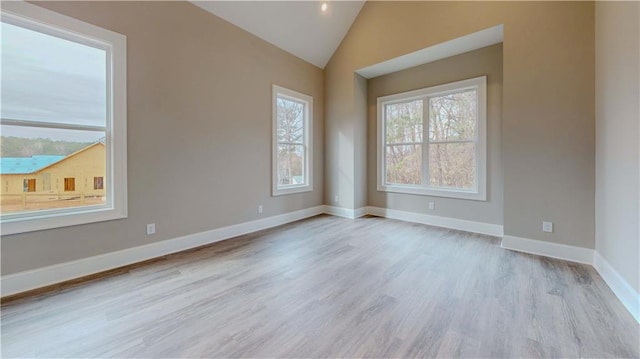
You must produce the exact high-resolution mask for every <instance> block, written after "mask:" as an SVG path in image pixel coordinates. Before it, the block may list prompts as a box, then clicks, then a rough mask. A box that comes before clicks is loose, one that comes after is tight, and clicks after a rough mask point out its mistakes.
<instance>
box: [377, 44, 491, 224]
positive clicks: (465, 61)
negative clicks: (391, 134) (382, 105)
mask: <svg viewBox="0 0 640 359" xmlns="http://www.w3.org/2000/svg"><path fill="white" fill-rule="evenodd" d="M485 75H486V76H487V201H471V200H463V199H454V198H442V197H429V196H418V195H411V194H401V193H391V192H379V191H378V190H377V183H376V173H377V163H376V161H377V159H376V155H375V154H376V153H377V146H378V143H377V138H376V136H377V99H378V97H380V96H386V95H391V94H395V93H400V92H405V91H410V90H417V89H420V88H425V87H430V86H435V85H441V84H445V83H449V82H454V81H460V80H465V79H469V78H473V77H479V76H485ZM368 97H369V99H368V108H369V111H368V116H369V120H368V125H369V142H368V151H367V152H368V153H369V154H370V156H369V158H368V171H367V174H368V181H367V184H368V186H367V187H368V189H369V190H368V194H369V198H368V203H369V205H370V206H376V207H383V208H391V209H399V210H404V211H411V212H418V213H426V214H430V215H437V216H445V217H451V218H459V219H465V220H470V221H477V222H484V223H493V224H502V187H503V182H502V179H503V173H502V158H501V153H500V151H501V127H502V44H498V45H493V46H489V47H485V48H483V49H479V50H475V51H471V52H467V53H464V54H461V55H457V56H453V57H449V58H446V59H443V60H439V61H436V62H432V63H428V64H424V65H421V66H417V67H414V68H411V69H407V70H403V71H398V72H395V73H392V74H389V75H384V76H380V77H376V78H373V79H370V80H369V88H368ZM429 202H434V203H435V210H429V209H428V203H429Z"/></svg>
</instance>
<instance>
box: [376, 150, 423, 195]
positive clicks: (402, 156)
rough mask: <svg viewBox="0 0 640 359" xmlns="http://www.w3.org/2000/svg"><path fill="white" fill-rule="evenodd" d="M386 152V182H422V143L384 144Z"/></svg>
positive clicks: (414, 183) (417, 183) (416, 183)
mask: <svg viewBox="0 0 640 359" xmlns="http://www.w3.org/2000/svg"><path fill="white" fill-rule="evenodd" d="M386 152H387V158H386V165H385V168H386V171H387V179H386V183H388V184H412V185H419V184H420V183H422V145H395V146H386Z"/></svg>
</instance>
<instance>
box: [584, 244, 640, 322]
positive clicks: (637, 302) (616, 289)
mask: <svg viewBox="0 0 640 359" xmlns="http://www.w3.org/2000/svg"><path fill="white" fill-rule="evenodd" d="M593 267H594V268H595V269H596V270H597V271H598V273H600V276H601V277H602V279H604V281H605V282H606V283H607V285H608V286H609V288H611V290H612V291H613V293H614V294H615V295H616V297H618V299H620V301H621V302H622V304H623V305H624V306H625V307H626V308H627V310H628V311H629V313H631V315H632V316H633V317H634V318H635V319H636V321H638V322H640V293H638V292H637V291H636V290H635V289H633V287H631V285H630V284H629V283H628V282H627V281H626V280H625V279H624V278H622V276H621V275H620V273H618V272H617V271H616V270H615V269H614V268H613V267H612V266H611V264H609V262H607V260H606V259H604V257H602V256H601V255H600V253H598V252H597V251H596V252H595V253H594V255H593Z"/></svg>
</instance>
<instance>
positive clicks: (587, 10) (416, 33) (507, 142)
mask: <svg viewBox="0 0 640 359" xmlns="http://www.w3.org/2000/svg"><path fill="white" fill-rule="evenodd" d="M499 24H504V42H503V96H502V151H501V152H502V161H503V171H504V189H503V190H504V206H503V222H502V223H503V225H504V232H505V234H506V235H511V236H518V237H524V238H531V239H537V240H543V241H550V242H555V243H562V244H567V245H574V246H580V247H587V248H594V237H595V235H594V220H593V218H594V213H595V208H594V203H595V201H594V196H593V193H594V191H595V160H594V158H595V113H594V112H595V109H594V97H595V94H594V90H593V89H594V76H595V75H594V74H595V66H594V61H595V60H594V4H593V3H592V2H438V1H428V2H426V1H425V2H418V1H416V2H386V1H371V2H367V3H366V4H365V5H364V7H363V8H362V10H361V11H360V14H359V15H358V17H357V19H356V21H355V23H354V24H353V25H352V27H351V29H350V30H349V32H348V33H347V36H346V37H345V39H344V40H343V42H342V44H341V45H340V47H339V48H338V50H337V51H336V53H335V54H334V55H333V57H332V58H331V61H330V62H329V64H328V65H327V67H326V68H325V92H326V93H327V97H326V119H325V123H326V127H325V138H326V143H325V146H326V147H327V148H330V149H331V150H330V151H327V152H326V160H325V163H326V167H325V173H326V177H325V196H326V198H332V196H333V195H334V193H336V192H340V193H342V194H341V197H340V199H341V200H342V199H343V198H344V201H341V202H339V203H338V205H339V206H341V207H347V208H358V207H361V206H364V205H366V204H367V203H366V199H365V200H364V201H363V200H362V199H361V197H362V196H357V195H356V193H357V192H358V191H359V190H360V189H361V188H363V187H366V186H367V176H363V175H361V174H359V173H356V172H358V171H362V166H360V165H355V164H353V162H354V160H355V159H356V158H357V161H361V160H362V158H361V157H356V155H357V154H362V153H366V152H367V147H366V144H362V143H360V141H358V140H357V138H356V135H355V134H354V129H356V128H362V127H363V126H366V123H367V116H366V111H365V110H363V109H362V108H361V106H360V105H359V104H360V102H361V100H360V96H363V95H362V90H361V89H360V88H358V87H357V86H356V85H355V83H354V81H353V78H354V75H353V74H354V72H355V71H356V70H358V69H361V68H364V67H367V66H371V65H373V64H377V63H380V62H383V61H386V60H389V59H393V58H395V57H398V56H401V55H404V54H407V53H410V52H413V51H417V50H420V49H423V48H427V47H429V46H432V45H435V44H439V43H442V42H445V41H448V40H451V39H455V38H457V37H460V36H464V35H467V34H470V33H473V32H476V31H479V30H483V29H487V28H490V27H493V26H496V25H499ZM365 96H366V91H365ZM340 143H345V144H348V146H340ZM354 146H356V147H358V148H354ZM368 156H375V153H368ZM343 158H348V159H349V160H343ZM348 166H351V167H348ZM338 173H340V175H337V174H338ZM345 195H346V197H345ZM543 220H550V221H553V222H555V228H554V233H544V232H542V228H541V227H542V221H543Z"/></svg>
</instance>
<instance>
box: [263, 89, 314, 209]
mask: <svg viewBox="0 0 640 359" xmlns="http://www.w3.org/2000/svg"><path fill="white" fill-rule="evenodd" d="M312 116H313V98H312V97H311V96H307V95H304V94H301V93H298V92H295V91H291V90H288V89H285V88H282V87H279V86H276V85H273V159H272V161H273V169H272V171H273V195H274V196H277V195H283V194H290V193H298V192H307V191H312V190H313V178H312V163H311V159H312V156H313V154H312V149H313V147H312V145H311V139H312V127H313V126H312V123H313V119H312Z"/></svg>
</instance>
